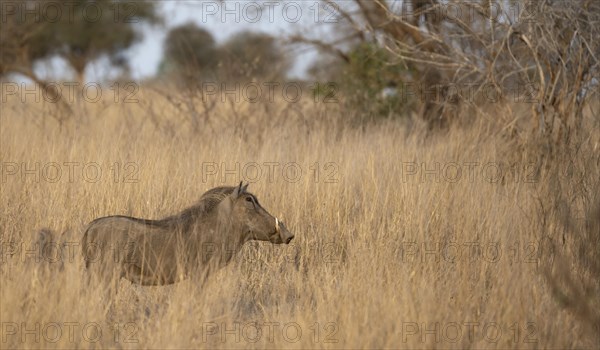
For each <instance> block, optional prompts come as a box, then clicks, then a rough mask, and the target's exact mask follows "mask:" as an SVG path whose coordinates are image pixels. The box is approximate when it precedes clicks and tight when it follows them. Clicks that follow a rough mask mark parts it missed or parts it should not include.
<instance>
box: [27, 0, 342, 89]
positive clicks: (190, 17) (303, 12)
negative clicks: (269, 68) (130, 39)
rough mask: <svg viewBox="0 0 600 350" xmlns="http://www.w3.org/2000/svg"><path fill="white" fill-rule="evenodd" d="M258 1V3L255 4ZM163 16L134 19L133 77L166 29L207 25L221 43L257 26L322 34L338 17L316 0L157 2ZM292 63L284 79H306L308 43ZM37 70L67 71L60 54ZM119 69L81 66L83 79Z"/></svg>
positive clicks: (151, 64) (159, 46) (104, 63)
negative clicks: (159, 20)
mask: <svg viewBox="0 0 600 350" xmlns="http://www.w3.org/2000/svg"><path fill="white" fill-rule="evenodd" d="M259 4H260V5H262V7H260V6H259ZM157 9H158V11H159V13H160V14H161V15H162V17H163V18H164V20H165V23H164V24H163V25H158V26H149V25H146V24H138V26H139V29H140V31H141V32H142V33H143V40H142V41H141V42H140V43H138V44H136V45H134V46H133V47H131V48H130V49H128V51H127V56H128V57H129V62H130V67H131V76H132V78H133V79H135V80H142V79H144V78H149V77H152V76H153V75H154V74H155V73H156V71H157V69H158V66H159V64H160V61H161V59H162V51H163V43H164V40H165V37H166V35H167V32H168V30H169V29H170V28H173V27H176V26H178V25H181V24H184V23H188V22H194V23H196V24H197V25H199V26H201V27H203V28H205V29H208V30H209V31H210V32H211V33H212V34H213V36H214V37H215V39H216V41H217V42H218V43H222V42H224V41H225V40H227V38H229V37H230V36H231V35H232V34H234V33H236V32H239V31H246V30H250V31H258V32H265V33H269V34H271V35H273V36H278V37H285V36H286V35H291V34H306V33H307V31H310V33H311V36H317V37H320V38H323V37H324V36H327V33H330V32H331V30H332V28H333V26H334V25H335V22H336V21H337V20H338V19H337V16H336V14H337V13H336V12H335V9H333V8H331V7H326V5H325V4H324V3H323V2H321V1H319V0H301V1H264V0H263V1H225V2H221V1H217V0H214V1H211V0H207V1H200V0H185V1H182V0H168V1H160V2H159V3H158V7H157ZM288 52H289V54H290V56H291V57H290V58H291V60H292V62H293V63H294V64H293V66H292V69H291V72H290V73H289V77H290V78H299V79H302V78H306V70H307V68H308V67H310V65H311V63H312V62H314V60H315V59H316V57H317V53H316V51H315V50H314V49H311V48H306V47H305V48H300V49H299V48H296V49H292V50H289V51H288ZM36 70H37V72H38V73H39V74H40V75H41V76H42V77H45V78H47V79H52V78H55V79H59V78H60V76H61V75H65V72H67V71H69V68H68V65H67V64H66V63H65V62H63V61H62V60H60V59H53V60H51V61H49V62H45V63H42V64H40V65H38V67H36ZM118 74H119V72H117V71H115V70H114V69H111V68H110V65H109V64H108V60H102V59H101V60H99V61H98V62H94V63H93V64H90V65H89V66H88V67H87V69H86V74H85V76H86V79H87V80H88V81H102V80H111V79H113V78H116V77H117V76H118Z"/></svg>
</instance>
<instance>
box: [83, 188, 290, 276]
mask: <svg viewBox="0 0 600 350" xmlns="http://www.w3.org/2000/svg"><path fill="white" fill-rule="evenodd" d="M247 187H248V184H246V185H245V186H243V185H242V183H241V182H240V184H239V186H232V187H217V188H213V189H211V190H209V191H207V192H206V193H204V194H203V195H202V197H201V198H200V201H199V202H198V203H196V204H195V205H193V206H191V207H189V208H187V209H185V210H183V211H182V212H180V213H179V214H176V215H173V216H169V217H166V218H164V219H161V220H146V219H138V218H133V217H127V216H107V217H103V218H99V219H96V220H94V221H92V222H91V223H90V224H89V225H88V227H87V229H86V231H85V234H84V236H83V242H82V246H83V252H84V255H85V259H86V267H87V269H88V270H93V271H95V272H96V273H97V274H99V275H101V276H102V277H103V278H112V277H116V278H114V279H113V281H114V283H118V280H119V279H120V278H121V277H124V278H126V279H128V280H129V281H131V282H133V283H137V284H141V285H165V284H172V283H175V282H178V281H180V280H182V279H184V278H186V277H188V276H190V275H194V274H195V273H197V272H200V274H199V277H200V278H202V281H204V279H205V278H206V277H207V276H208V274H209V272H211V271H214V270H215V269H219V268H221V267H223V266H225V265H226V264H227V263H229V261H231V259H232V258H233V256H234V255H235V253H237V252H238V251H239V250H240V249H241V248H242V245H243V244H244V243H245V242H247V241H249V240H258V241H269V242H271V243H275V244H281V243H286V244H288V243H289V242H290V241H291V240H292V238H294V235H293V234H292V233H291V232H290V231H288V229H287V228H286V227H285V225H284V224H283V223H282V222H281V221H279V219H277V218H276V217H274V216H272V215H271V214H269V213H268V212H267V211H266V210H265V209H264V208H263V207H262V206H261V205H260V203H259V202H258V199H256V196H254V195H253V194H252V193H249V192H246V189H247ZM114 287H116V284H115V286H114Z"/></svg>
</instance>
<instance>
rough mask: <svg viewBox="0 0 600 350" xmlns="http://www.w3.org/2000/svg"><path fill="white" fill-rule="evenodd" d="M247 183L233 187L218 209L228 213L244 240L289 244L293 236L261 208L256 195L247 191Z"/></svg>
mask: <svg viewBox="0 0 600 350" xmlns="http://www.w3.org/2000/svg"><path fill="white" fill-rule="evenodd" d="M247 188H248V184H246V185H243V184H242V183H241V182H240V184H239V186H236V187H235V188H234V189H233V192H232V193H231V194H230V195H229V196H227V197H226V198H225V199H223V201H221V203H220V206H221V207H220V208H219V209H220V211H221V213H223V214H224V215H228V216H229V219H230V220H232V221H233V222H232V224H233V226H235V227H237V228H239V229H241V230H242V232H243V234H244V235H245V236H244V241H248V240H257V241H269V242H271V243H275V244H281V243H285V244H289V243H290V241H291V240H292V239H293V238H294V234H292V233H291V232H290V231H289V230H288V229H287V228H286V227H285V225H284V224H283V222H281V221H280V220H279V219H278V218H276V217H274V216H273V215H271V214H269V212H267V211H266V210H265V208H263V207H262V206H261V205H260V203H259V202H258V199H256V196H254V195H253V194H252V193H249V192H247V191H246V190H247Z"/></svg>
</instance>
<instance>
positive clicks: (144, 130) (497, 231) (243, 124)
mask: <svg viewBox="0 0 600 350" xmlns="http://www.w3.org/2000/svg"><path fill="white" fill-rule="evenodd" d="M51 108H52V107H47V106H42V105H40V104H34V103H25V104H23V103H21V102H19V101H13V102H12V103H4V104H3V105H2V107H1V112H2V113H1V119H0V121H1V125H2V128H1V131H0V136H1V143H0V145H1V149H0V157H1V160H2V167H3V168H2V176H3V178H2V190H1V191H2V200H1V201H0V203H1V204H0V231H1V237H0V238H1V241H2V266H1V269H0V281H1V292H0V300H1V306H2V308H1V315H0V317H1V322H2V329H1V331H2V343H1V347H2V348H7V349H8V348H76V347H77V348H79V347H81V348H107V347H118V348H283V347H286V348H287V347H289V348H478V349H479V348H591V347H595V346H597V344H598V343H596V341H597V340H598V339H597V338H596V334H595V333H596V330H595V329H594V324H593V323H590V321H589V319H586V318H585V317H581V312H580V311H578V310H580V309H581V307H583V308H584V309H585V308H586V307H588V308H589V307H596V306H598V295H595V294H594V293H593V292H594V291H598V280H597V279H594V275H593V271H592V272H590V270H589V269H587V268H586V266H588V265H585V264H579V263H578V260H577V257H578V256H579V255H578V254H580V253H579V252H578V250H577V249H575V248H576V247H577V246H578V244H579V243H580V242H581V239H582V238H581V237H579V236H578V235H577V234H575V233H576V232H579V231H577V230H575V229H569V228H568V225H567V224H565V218H564V217H561V214H560V213H563V214H564V213H569V214H568V215H570V217H571V219H572V220H573V221H577V220H579V221H581V220H585V218H586V215H588V219H589V218H590V217H589V215H590V214H589V213H590V211H589V210H590V208H591V207H592V204H594V203H597V201H598V199H599V198H598V195H597V193H599V192H600V191H598V190H600V186H599V185H598V180H597V179H600V165H599V163H598V159H599V156H598V155H599V154H600V152H599V151H600V150H599V139H600V137H599V136H600V135H599V133H598V132H597V130H598V129H597V127H598V126H597V125H593V124H591V125H592V126H591V127H590V128H589V133H588V134H586V135H584V136H582V140H583V141H582V142H581V143H580V145H581V147H580V148H579V149H578V150H577V151H576V152H575V151H573V152H570V153H569V152H566V151H565V152H564V154H566V156H564V157H563V158H560V157H559V156H556V157H553V158H552V159H550V157H545V158H544V157H539V156H538V154H539V152H537V151H535V152H534V151H528V150H530V149H533V148H534V146H533V145H532V144H525V145H524V144H523V143H522V142H520V141H515V140H514V138H507V137H506V136H505V135H504V134H502V133H499V132H496V131H495V130H497V129H494V128H491V127H490V122H489V121H479V122H475V123H472V124H471V125H470V126H468V127H464V126H463V127H460V128H458V127H457V128H453V129H451V130H448V131H447V132H444V133H443V134H441V133H440V134H431V133H428V132H427V131H426V130H425V128H423V127H422V126H420V125H419V123H405V122H393V121H387V122H386V121H382V122H379V123H375V124H370V125H367V126H365V127H362V128H357V127H356V126H350V125H349V124H348V123H345V122H344V111H340V110H339V107H338V106H335V105H334V106H323V105H319V104H316V105H315V104H312V103H296V104H286V103H284V102H281V101H280V102H277V103H273V104H272V105H270V106H267V107H264V106H258V105H253V104H250V103H244V102H240V103H237V104H227V103H219V104H218V107H217V108H216V109H215V110H214V111H213V112H212V114H211V116H210V118H212V119H211V126H210V128H209V127H202V128H201V129H200V130H198V131H196V132H191V131H189V123H188V121H187V120H186V115H185V114H183V113H181V111H179V112H178V111H177V109H176V108H174V107H173V105H172V104H170V103H168V102H167V101H166V100H165V99H163V98H161V97H160V96H158V95H142V97H141V98H140V101H139V103H136V104H112V103H105V104H86V105H84V106H79V107H77V108H76V109H75V111H76V113H75V115H73V117H72V119H73V120H72V121H68V122H65V123H63V125H62V126H59V125H58V123H56V122H55V121H54V119H53V118H51V116H50V114H51V113H54V112H52V111H51ZM524 117H526V116H524ZM476 120H477V119H476ZM201 125H203V126H206V124H201ZM569 155H570V156H569ZM565 159H568V160H570V161H564V160H565ZM236 164H237V165H236ZM236 166H239V168H238V169H236ZM71 169H72V170H73V172H72V173H70V170H71ZM257 169H260V170H261V171H262V172H263V173H262V176H256V173H255V172H254V171H256V170H257ZM269 169H272V170H273V173H272V174H269V173H268V172H269ZM298 169H301V171H302V173H301V174H300V175H298V174H297V173H294V170H298ZM499 169H500V170H499ZM569 169H570V170H569ZM567 170H568V171H567ZM58 171H60V172H58ZM98 171H101V174H99V175H98ZM457 171H460V173H457ZM215 172H216V174H215ZM244 177H245V178H244ZM240 180H254V181H252V184H251V185H250V188H249V190H250V191H251V192H253V193H255V194H256V195H257V196H258V198H259V199H260V200H261V202H262V204H263V205H264V206H265V207H266V208H267V209H268V210H269V211H270V212H271V213H273V214H276V215H279V216H280V217H281V218H282V219H283V220H285V222H286V224H287V226H288V228H289V229H290V230H291V231H293V232H294V233H295V234H296V238H295V240H294V241H293V244H292V245H290V246H272V245H269V244H249V245H247V246H245V248H244V249H243V251H242V252H241V254H240V255H239V256H238V257H237V258H236V261H235V263H232V264H230V265H229V266H228V267H226V268H225V269H223V270H221V271H219V272H218V273H217V274H215V275H213V276H211V278H209V280H208V281H207V283H206V284H201V283H199V282H198V281H195V280H186V281H184V282H181V283H178V284H175V285H172V286H164V287H139V286H135V285H131V284H130V283H129V282H127V281H125V280H123V281H121V285H120V290H119V293H118V295H117V297H116V298H115V299H114V300H106V299H103V294H102V291H100V290H92V289H91V288H89V286H88V285H87V284H86V282H85V281H86V280H85V279H84V275H85V272H84V267H83V258H82V256H81V253H82V252H81V251H80V246H79V245H78V242H79V240H80V239H81V235H82V229H83V228H84V227H85V224H86V223H87V222H89V221H91V220H93V219H94V218H96V217H100V216H105V215H114V214H120V215H131V216H136V217H144V218H160V217H164V216H166V215H169V214H173V213H175V212H177V211H179V210H181V209H183V208H185V207H186V206H189V205H191V204H192V203H193V202H194V201H196V200H197V199H198V198H199V197H200V195H201V194H202V193H203V192H204V191H206V190H208V189H210V188H212V187H214V186H218V185H233V184H235V183H238V182H239V181H240ZM559 197H561V198H563V199H560V198H559ZM557 198H558V199H557ZM567 199H569V200H567ZM594 201H596V202H594ZM561 203H562V204H561ZM564 203H567V204H564ZM565 205H568V206H569V208H570V210H569V211H565V210H564V208H563V207H564V206H565ZM552 208H558V209H556V210H553V209H552ZM561 208H562V209H561ZM586 213H588V214H586ZM592 213H593V212H592ZM563 216H564V215H563ZM584 226H585V225H584ZM44 227H47V228H50V229H52V230H54V231H56V232H58V233H61V232H65V233H64V234H63V235H62V236H61V240H62V241H61V242H62V243H63V244H64V243H65V242H67V245H66V246H64V245H63V246H61V248H60V249H57V246H56V245H48V244H46V245H45V246H39V245H38V246H36V244H37V243H39V242H38V232H39V230H40V229H41V228H44ZM577 227H579V226H577ZM36 242H37V243H36ZM594 244H595V245H594ZM48 247H49V248H48ZM588 247H589V249H591V250H593V249H596V250H597V249H598V242H597V241H596V242H590V245H589V246H588ZM44 248H46V249H44ZM36 249H37V250H36ZM57 252H59V253H60V254H59V255H56V253H57ZM592 255H593V254H592ZM594 256H595V257H596V258H597V257H598V254H597V252H596V254H595V255H594ZM55 261H58V262H55ZM557 265H560V266H561V268H566V269H567V272H568V274H567V275H568V276H570V278H571V279H572V280H574V281H576V282H577V283H581V285H583V286H588V287H586V288H583V290H584V292H583V294H582V295H583V296H582V297H581V298H583V299H585V300H580V301H581V302H584V304H581V305H582V306H581V307H580V308H574V307H569V305H566V304H565V303H562V304H561V302H560V301H561V300H560V298H559V297H557V293H560V290H564V288H567V287H565V286H564V285H562V284H561V283H564V281H565V280H564V279H560V280H559V279H556V278H554V277H552V276H554V275H553V272H552V271H555V270H556V266H557ZM59 266H60V267H59ZM596 276H597V275H596ZM549 280H550V281H551V282H553V283H548V281H549ZM561 288H563V289H561ZM578 290H579V289H578ZM563 297H564V298H563V299H565V298H566V299H565V300H571V299H569V298H568V297H569V295H566V296H563ZM596 310H597V309H596ZM592 311H593V309H592Z"/></svg>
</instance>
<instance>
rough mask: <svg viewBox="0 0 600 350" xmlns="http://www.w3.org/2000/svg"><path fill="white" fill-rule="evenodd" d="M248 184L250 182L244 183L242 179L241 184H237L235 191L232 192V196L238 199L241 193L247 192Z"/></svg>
mask: <svg viewBox="0 0 600 350" xmlns="http://www.w3.org/2000/svg"><path fill="white" fill-rule="evenodd" d="M248 185H249V184H246V185H243V181H240V184H239V186H237V187H236V188H235V189H234V190H233V193H232V194H231V198H233V199H237V197H239V196H240V195H241V194H243V193H246V189H247V188H248Z"/></svg>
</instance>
